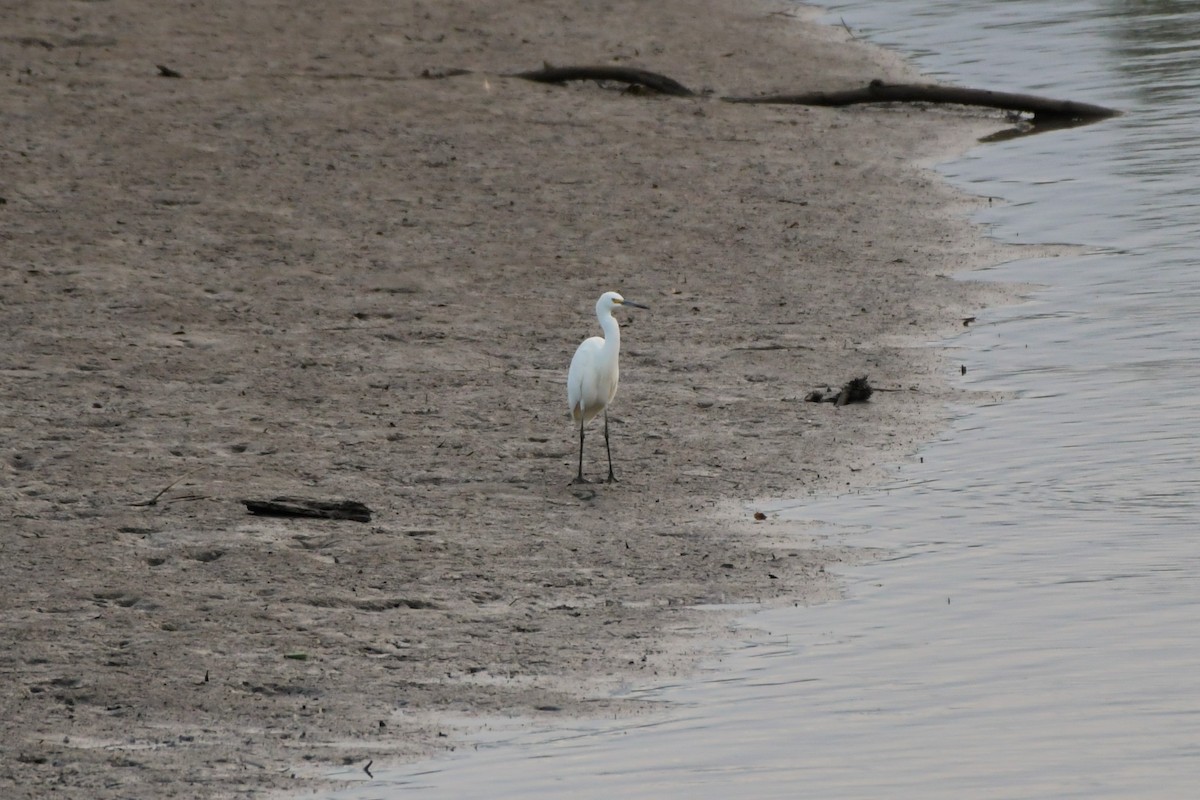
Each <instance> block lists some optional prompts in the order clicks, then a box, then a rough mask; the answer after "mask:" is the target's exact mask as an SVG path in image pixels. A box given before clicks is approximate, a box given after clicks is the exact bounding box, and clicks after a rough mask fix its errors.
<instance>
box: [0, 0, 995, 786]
mask: <svg viewBox="0 0 1200 800" xmlns="http://www.w3.org/2000/svg"><path fill="white" fill-rule="evenodd" d="M789 9H794V7H793V6H791V5H790V4H784V3H780V4H778V5H770V4H767V5H763V4H754V3H734V2H729V1H728V0H722V1H721V2H717V0H698V1H697V2H684V0H666V1H665V2H659V3H654V4H645V3H634V2H629V1H628V0H616V1H615V2H608V3H583V4H580V3H577V2H561V1H560V0H547V2H539V3H521V2H514V1H513V0H500V2H493V3H487V4H482V3H467V2H455V1H453V0H451V1H449V2H439V3H417V2H406V1H405V0H402V1H401V2H381V1H380V0H363V1H362V2H354V3H350V4H347V5H346V6H345V7H343V6H342V5H340V4H326V3H307V2H299V3H287V4H272V3H257V2H252V3H240V2H239V3H233V2H229V3H221V2H208V1H207V0H202V2H198V3H191V4H187V5H185V6H179V5H173V6H172V7H171V12H170V13H164V12H163V11H162V9H160V8H159V7H158V6H156V5H154V4H150V3H147V2H145V0H111V2H104V3H69V2H47V3H38V4H33V5H30V4H21V5H13V4H9V7H8V9H7V10H6V11H5V12H4V18H5V25H4V31H3V35H0V64H2V65H3V74H4V76H5V80H4V82H3V86H2V88H0V93H2V96H0V106H2V107H3V108H4V109H5V112H4V129H5V140H6V142H5V147H4V148H3V151H2V152H0V176H2V177H3V182H2V184H0V185H2V189H0V193H2V195H3V197H4V201H5V202H4V203H3V204H2V205H0V254H2V259H0V268H2V272H0V280H2V282H3V283H2V289H0V326H2V333H3V336H4V338H5V340H6V341H5V345H4V349H3V351H2V352H3V362H2V363H0V371H2V375H3V380H2V381H0V394H2V404H3V406H2V407H3V415H2V416H0V430H2V431H3V434H4V453H3V455H4V461H3V469H2V470H0V475H2V476H3V477H2V480H3V483H2V486H0V489H2V495H0V496H2V498H3V505H4V518H5V520H6V523H5V525H4V533H3V536H2V537H0V548H2V549H0V581H2V582H3V585H4V589H3V590H2V595H0V596H2V597H3V603H2V605H0V675H3V688H0V725H3V735H2V737H0V794H2V795H3V796H4V797H12V798H17V797H22V798H24V797H29V798H32V797H39V798H40V797H46V796H49V795H50V794H51V793H53V796H55V797H80V798H84V797H86V798H99V799H100V800H103V799H105V798H163V797H201V796H202V797H227V796H234V795H245V794H254V793H259V792H264V791H276V790H282V791H297V792H299V791H301V790H304V789H306V788H312V787H314V786H319V785H321V784H320V783H319V781H318V779H317V777H316V776H319V775H320V774H321V772H322V770H325V769H327V768H328V767H329V766H330V765H340V764H342V763H353V762H359V761H361V762H366V761H367V760H368V759H373V760H374V761H375V762H376V764H383V763H387V762H395V761H398V760H400V759H405V758H414V757H418V756H421V755H424V754H428V753H432V752H436V751H437V750H438V749H441V748H445V747H450V746H453V745H454V744H455V739H454V736H453V731H452V730H448V729H447V728H446V727H445V726H444V724H442V723H440V722H439V716H438V715H439V714H440V713H444V712H453V713H456V714H457V713H473V712H479V711H486V712H496V713H504V714H531V715H556V714H557V715H564V714H570V713H576V712H581V711H583V712H593V711H601V710H602V711H604V712H605V713H613V712H619V711H621V710H622V708H621V705H622V704H621V703H619V702H617V701H613V700H605V699H599V700H597V699H594V698H595V697H601V698H603V697H604V696H605V695H604V692H603V688H604V687H605V686H606V685H608V684H611V683H612V682H614V681H621V680H634V681H642V680H645V681H653V680H656V679H658V678H661V677H663V676H665V675H668V674H673V673H675V672H677V671H680V670H686V669H687V668H688V667H689V665H690V664H691V663H692V657H693V656H694V655H695V654H696V653H698V652H703V651H704V650H705V649H706V648H708V647H711V646H712V641H713V636H714V635H716V634H717V633H719V632H720V630H721V628H722V625H723V623H724V620H723V619H721V618H720V617H719V616H717V615H715V614H711V613H707V614H706V613H702V612H699V611H696V610H694V609H692V608H691V607H690V606H692V605H693V604H698V603H712V602H733V601H745V600H750V601H763V602H801V603H803V602H812V601H817V600H820V599H823V598H827V597H830V596H833V595H835V594H836V592H837V586H836V585H835V583H834V582H833V581H831V580H830V579H828V578H827V577H826V575H825V573H824V567H825V565H827V564H829V563H830V562H836V561H840V560H845V559H853V558H858V557H859V555H858V554H856V553H854V552H853V551H851V550H849V549H847V548H845V547H842V546H840V545H839V544H837V543H831V542H827V541H816V540H814V539H813V538H812V537H811V536H810V535H808V534H807V533H806V532H805V530H804V529H803V528H802V527H800V526H794V525H787V524H784V523H782V522H779V521H775V520H767V521H764V522H756V521H755V520H754V519H753V518H752V515H751V512H752V510H753V506H752V505H751V504H752V503H754V502H756V501H761V500H763V499H766V498H779V497H790V498H794V497H803V496H806V495H809V494H812V493H816V492H830V491H838V490H844V489H846V488H847V487H859V486H863V485H865V484H867V483H869V482H871V481H875V480H878V479H879V477H880V475H881V471H882V470H883V469H884V468H885V467H886V466H887V465H888V464H889V463H895V462H896V461H897V460H899V459H901V458H903V457H904V454H906V453H909V452H911V451H912V449H913V448H914V447H916V446H917V445H918V444H919V443H920V442H921V441H923V440H925V439H926V438H927V437H928V436H929V435H930V434H931V432H933V431H935V430H936V429H937V427H938V425H939V424H941V421H942V419H943V415H944V403H945V402H946V401H947V400H948V399H951V398H953V397H954V396H955V395H954V390H953V388H952V381H951V380H950V379H951V377H952V375H953V374H954V372H952V371H951V369H950V366H951V365H947V364H945V363H943V362H942V361H941V360H940V359H939V356H938V354H937V352H936V351H934V350H932V349H930V348H928V347H925V346H923V345H924V343H925V342H927V341H930V340H932V339H935V338H936V337H938V336H941V335H945V334H948V333H950V332H952V331H953V330H955V329H960V321H959V320H960V318H961V317H963V316H966V315H969V314H970V313H972V311H973V310H974V309H976V308H978V307H979V306H980V305H982V304H984V303H987V302H990V301H993V300H996V299H998V295H999V294H1000V291H1001V290H999V289H996V288H994V287H991V288H987V287H980V286H976V285H971V284H966V283H962V282H956V281H952V280H950V279H949V278H948V277H947V275H949V274H951V273H953V272H956V271H959V270H961V269H964V268H967V267H970V266H972V265H979V264H981V263H984V262H987V261H993V260H997V259H999V258H1000V257H1001V254H1000V253H999V252H998V251H997V250H996V249H995V248H994V247H993V246H992V245H991V244H988V243H986V242H984V241H983V240H982V239H981V238H980V236H979V232H978V231H976V230H973V229H972V228H970V226H968V224H967V223H966V221H965V217H966V212H967V211H968V210H969V208H970V202H969V201H967V200H965V199H964V198H961V197H958V196H956V195H955V194H954V193H952V192H951V191H950V190H949V189H948V188H947V187H945V186H944V185H942V184H941V183H939V181H938V180H937V178H936V176H934V175H932V174H930V173H928V172H927V171H925V170H923V169H922V168H921V167H920V166H919V165H920V164H922V163H927V162H928V161H930V160H931V159H934V158H937V157H941V156H945V155H947V154H949V153H951V152H953V151H956V150H960V149H962V148H964V147H966V146H967V145H968V143H969V142H971V141H972V139H973V138H974V137H975V136H977V135H979V134H982V133H984V132H988V131H991V130H994V129H996V128H997V127H998V126H999V125H1000V123H999V122H997V121H995V120H987V119H984V118H979V117H976V118H972V117H969V116H964V115H951V114H946V113H942V112H931V111H920V110H911V109H908V110H878V109H876V110H861V109H860V110H855V111H834V110H825V109H803V108H784V107H748V106H734V105H729V104H724V103H721V102H719V101H717V100H716V99H714V98H712V97H703V96H702V97H697V98H690V99H678V98H658V97H646V96H638V95H633V94H626V93H622V92H619V91H614V90H611V89H609V88H604V87H599V86H596V85H593V84H577V85H571V86H567V87H553V86H542V85H536V84H533V83H529V82H526V81H521V80H516V79H509V78H504V77H500V74H501V73H505V72H511V71H516V70H523V69H531V68H536V67H538V66H540V65H541V64H542V63H543V61H549V62H551V63H555V64H571V63H615V64H621V65H633V66H642V67H646V68H649V69H654V70H657V71H660V72H664V73H666V74H668V75H671V76H673V77H675V78H676V79H678V80H680V81H682V82H683V83H685V84H687V85H689V86H691V87H693V88H697V89H711V90H713V91H715V93H716V94H718V95H719V94H722V93H740V94H745V93H754V92H760V91H798V90H801V89H816V88H839V87H847V86H852V85H858V84H861V83H862V82H864V81H866V80H869V79H871V78H874V77H890V78H899V77H906V76H908V75H907V73H906V68H905V67H904V65H902V64H901V63H899V62H898V61H897V60H896V59H894V58H893V57H891V56H889V55H888V54H886V53H882V52H880V51H877V50H874V49H871V48H868V47H865V46H864V45H862V44H860V43H858V42H855V41H852V40H851V37H850V36H849V35H848V33H847V32H846V31H844V30H841V29H825V28H819V27H816V26H814V25H813V24H811V23H810V22H809V21H805V20H803V19H799V18H797V17H795V16H792V15H791V14H790V13H789V12H788V10H789ZM160 64H161V65H164V66H167V67H169V68H171V69H173V70H176V71H178V72H179V73H180V74H181V75H182V77H179V78H168V77H162V76H160V75H159V70H158V69H157V68H156V65H160ZM450 68H467V69H471V70H473V71H474V72H473V73H472V74H469V75H461V76H457V77H452V78H446V79H440V80H430V79H425V78H422V77H420V75H421V73H422V71H424V70H432V71H435V72H436V71H439V70H445V69H450ZM607 289H617V290H619V291H622V292H623V293H624V294H625V295H626V296H627V297H629V298H632V299H637V300H640V301H641V302H644V303H647V304H648V305H650V306H651V310H650V311H649V312H639V313H635V314H626V315H623V316H622V319H623V321H624V323H625V327H624V329H623V330H624V350H623V360H622V387H621V393H620V395H619V396H618V398H617V401H616V403H615V405H614V406H613V408H612V415H611V422H612V433H613V455H614V459H615V461H616V468H617V472H618V477H619V478H620V481H621V482H620V483H618V484H616V485H614V486H606V485H598V486H593V487H584V488H582V489H581V488H579V487H572V486H570V485H569V483H568V482H569V481H570V479H571V477H572V476H573V474H574V469H575V466H574V456H575V449H574V448H575V444H576V440H575V436H574V431H573V429H572V426H571V423H570V422H569V421H568V419H567V416H566V399H565V373H566V366H567V363H568V361H569V359H570V357H571V354H572V352H573V351H574V348H575V346H576V344H577V343H578V342H579V341H580V340H581V339H582V338H583V337H585V336H588V335H593V334H594V333H598V329H597V327H596V323H595V318H594V316H593V312H592V308H593V304H594V303H595V300H596V298H597V296H598V295H599V294H600V293H601V292H602V291H604V290H607ZM955 369H956V367H955ZM861 374H869V375H870V378H871V381H872V383H873V384H874V385H875V386H876V387H879V388H882V389H888V390H891V391H881V392H879V393H878V394H877V395H876V396H875V398H874V399H873V400H872V401H871V402H870V403H869V404H865V405H861V406H849V407H845V408H841V409H836V408H833V407H832V406H829V405H814V404H809V403H805V402H803V397H804V395H805V394H806V393H807V392H808V391H809V390H810V389H811V388H813V387H815V386H818V385H822V384H824V383H826V382H835V383H837V382H842V381H844V380H846V379H848V378H851V377H853V376H856V375H861ZM598 432H599V428H593V434H594V435H593V437H592V438H591V439H590V441H589V444H590V448H589V450H588V453H587V469H588V472H589V473H590V474H591V475H592V476H593V477H600V476H601V475H602V474H603V470H604V462H603V460H602V459H603V445H602V443H601V437H600V436H599V435H598ZM168 487H169V488H168ZM163 490H165V491H163ZM160 492H161V494H160ZM280 494H298V495H306V496H312V497H347V498H352V499H355V500H359V501H361V502H364V503H366V504H367V505H369V506H370V507H371V508H372V509H374V511H375V516H374V519H373V520H372V521H371V522H370V523H369V524H365V525H364V524H357V523H353V522H325V521H297V520H281V519H272V518H262V517H254V516H249V515H248V514H247V513H246V510H245V508H244V507H243V505H242V504H241V502H240V501H241V499H242V498H246V497H271V496H274V495H280ZM152 499H154V500H155V501H154V502H153V503H150V504H146V501H150V500H152ZM139 503H141V504H140V505H139ZM628 710H631V711H632V710H636V709H633V708H630V709H628ZM441 733H450V734H451V735H449V736H441V735H440V734H441Z"/></svg>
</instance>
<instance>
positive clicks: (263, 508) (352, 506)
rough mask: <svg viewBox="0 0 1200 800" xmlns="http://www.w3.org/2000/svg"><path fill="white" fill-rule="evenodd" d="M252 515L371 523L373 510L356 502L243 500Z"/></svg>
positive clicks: (299, 498) (277, 498)
mask: <svg viewBox="0 0 1200 800" xmlns="http://www.w3.org/2000/svg"><path fill="white" fill-rule="evenodd" d="M242 502H243V503H245V504H246V509H247V510H248V511H249V512H250V513H252V514H260V515H263V516H268V517H317V518H319V519H348V520H352V521H354V522H370V521H371V509H369V508H367V507H366V506H365V505H363V504H362V503H359V502H357V501H355V500H313V499H310V498H307V497H274V498H271V499H270V500H243V501H242Z"/></svg>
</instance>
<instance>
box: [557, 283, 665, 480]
mask: <svg viewBox="0 0 1200 800" xmlns="http://www.w3.org/2000/svg"><path fill="white" fill-rule="evenodd" d="M618 306H634V307H635V308H645V307H646V306H643V305H641V304H639V303H635V302H633V301H632V300H626V299H625V298H623V297H621V295H619V294H617V293H616V292H605V293H604V294H602V295H600V299H599V300H597V301H596V319H598V320H600V327H601V329H602V330H603V331H604V336H603V337H600V336H593V337H591V338H589V339H585V340H584V341H583V343H582V344H580V345H579V347H578V348H577V349H576V350H575V356H574V357H573V358H572V359H571V368H570V369H569V370H568V371H567V403H568V405H569V406H570V407H571V419H573V420H575V421H576V422H578V423H579V472H578V474H577V475H576V476H575V482H576V483H586V482H587V481H586V479H585V478H584V477H583V426H584V425H586V424H587V423H588V421H590V420H591V419H592V418H593V417H595V416H596V415H597V414H599V413H601V412H604V449H605V451H606V452H608V480H609V482H610V483H611V482H612V481H614V480H616V478H614V477H613V469H612V451H611V450H610V449H609V446H608V412H607V408H608V404H609V403H611V402H612V400H613V398H614V397H616V395H617V383H618V382H619V381H620V367H619V365H618V360H619V358H620V355H621V327H620V326H619V325H618V324H617V320H616V318H615V317H614V316H613V309H614V308H616V307H618Z"/></svg>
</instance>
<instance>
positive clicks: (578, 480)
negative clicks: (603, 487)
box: [571, 475, 591, 486]
mask: <svg viewBox="0 0 1200 800" xmlns="http://www.w3.org/2000/svg"><path fill="white" fill-rule="evenodd" d="M580 483H591V481H589V480H588V479H587V478H585V477H583V476H582V475H576V476H575V480H573V481H571V485H572V486H574V485H576V484H580Z"/></svg>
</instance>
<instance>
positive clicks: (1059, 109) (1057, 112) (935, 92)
mask: <svg viewBox="0 0 1200 800" xmlns="http://www.w3.org/2000/svg"><path fill="white" fill-rule="evenodd" d="M721 99H722V100H724V101H725V102H727V103H783V104H791V105H804V106H834V107H842V106H850V105H856V104H861V103H949V104H953V105H963V106H983V107H985V108H998V109H1001V110H1003V111H1023V112H1025V113H1028V114H1032V115H1033V119H1034V122H1035V123H1036V122H1049V121H1061V120H1078V121H1081V122H1084V121H1086V122H1092V121H1096V120H1101V119H1108V118H1109V117H1115V116H1117V115H1119V114H1120V113H1121V112H1120V111H1116V110H1114V109H1111V108H1105V107H1104V106H1096V105H1092V104H1090V103H1076V102H1074V101H1072V100H1053V99H1051V98H1048V97H1038V96H1036V95H1031V94H1014V93H1012V92H993V91H991V90H989V89H968V88H965V87H961V86H937V85H934V84H919V83H884V82H883V81H878V80H876V81H871V82H870V83H869V84H867V85H866V86H864V87H862V88H861V89H847V90H844V91H840V92H805V93H803V94H774V95H763V96H760V97H722V98H721Z"/></svg>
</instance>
